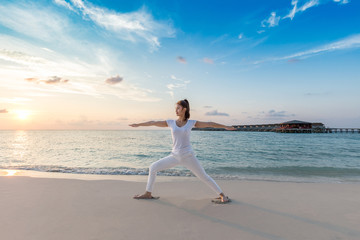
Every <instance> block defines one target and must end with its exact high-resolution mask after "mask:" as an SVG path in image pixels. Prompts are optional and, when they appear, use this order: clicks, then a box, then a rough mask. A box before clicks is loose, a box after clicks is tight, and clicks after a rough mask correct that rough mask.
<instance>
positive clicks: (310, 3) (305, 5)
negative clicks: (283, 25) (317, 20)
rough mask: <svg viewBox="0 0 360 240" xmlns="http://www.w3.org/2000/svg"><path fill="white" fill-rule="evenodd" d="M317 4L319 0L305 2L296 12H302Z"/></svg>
mask: <svg viewBox="0 0 360 240" xmlns="http://www.w3.org/2000/svg"><path fill="white" fill-rule="evenodd" d="M319 4H320V2H319V0H310V1H308V2H306V3H304V5H302V6H301V7H299V10H298V11H301V12H304V11H305V10H307V9H308V8H311V7H315V6H317V5H319Z"/></svg>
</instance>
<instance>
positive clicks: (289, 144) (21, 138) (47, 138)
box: [0, 130, 360, 182]
mask: <svg viewBox="0 0 360 240" xmlns="http://www.w3.org/2000/svg"><path fill="white" fill-rule="evenodd" d="M191 142H192V146H193V149H194V151H195V153H196V155H197V157H198V159H199V160H200V162H201V164H202V166H203V167H204V168H205V170H206V172H207V173H208V174H209V175H210V176H212V177H213V178H214V179H240V180H265V181H291V182H360V134H358V133H332V134H326V133H325V134H284V133H272V132H240V131H193V132H192V133H191ZM171 147H172V140H171V134H170V130H108V131H95V130H92V131H74V130H69V131H0V168H1V169H12V170H33V171H40V172H62V173H69V174H71V173H76V174H97V175H147V174H148V167H149V165H150V164H151V163H152V162H154V161H156V160H158V159H161V158H163V157H166V156H167V155H168V154H170V152H171ZM158 175H163V176H184V177H191V176H193V175H192V173H191V172H190V171H188V170H187V169H185V168H183V167H176V168H173V169H169V170H165V171H162V172H159V174H158Z"/></svg>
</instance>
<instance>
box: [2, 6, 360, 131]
mask: <svg viewBox="0 0 360 240" xmlns="http://www.w3.org/2000/svg"><path fill="white" fill-rule="evenodd" d="M359 10H360V1H345V0H344V1H338V0H324V1H313V0H298V1H291V0H282V1H266V0H260V1H228V2H227V3H226V4H222V5H218V4H215V2H212V1H210V2H209V3H208V5H207V6H206V7H204V3H203V2H198V1H183V0H181V1H178V0H174V1H165V0H161V1H143V0H139V1H123V0H121V1H108V2H106V1H101V0H100V1H92V0H89V1H84V0H77V1H70V0H54V1H25V0H18V1H13V0H9V1H2V2H1V4H0V46H1V47H0V129H4V130H5V129H132V128H130V127H129V126H128V125H129V124H131V123H134V122H143V121H149V120H165V119H169V118H176V115H175V114H174V103H175V102H176V101H178V100H180V99H183V98H187V99H188V100H189V102H190V106H191V109H192V112H191V118H192V119H196V120H202V121H214V122H220V123H223V124H227V125H232V124H234V125H239V124H266V123H280V122H284V121H289V120H294V119H298V120H303V121H307V122H322V123H324V124H325V125H326V126H328V127H354V128H358V127H360V115H359V111H356V109H359V108H360V105H359V104H360V95H359V94H358V90H357V89H359V88H360V82H359V81H358V79H359V76H360V68H359V67H358V59H360V31H359V29H360V14H358V13H359ZM35 112H36V115H35V114H33V113H35ZM154 128H156V127H154Z"/></svg>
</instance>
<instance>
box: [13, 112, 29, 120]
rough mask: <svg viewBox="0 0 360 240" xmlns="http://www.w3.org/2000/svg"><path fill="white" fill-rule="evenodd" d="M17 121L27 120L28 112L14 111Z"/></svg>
mask: <svg viewBox="0 0 360 240" xmlns="http://www.w3.org/2000/svg"><path fill="white" fill-rule="evenodd" d="M15 114H16V117H17V119H20V120H27V119H28V118H29V116H30V111H27V110H15Z"/></svg>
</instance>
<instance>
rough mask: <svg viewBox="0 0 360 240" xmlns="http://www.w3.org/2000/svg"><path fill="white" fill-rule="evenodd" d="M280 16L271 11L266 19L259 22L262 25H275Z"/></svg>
mask: <svg viewBox="0 0 360 240" xmlns="http://www.w3.org/2000/svg"><path fill="white" fill-rule="evenodd" d="M279 20H280V17H277V16H276V12H272V13H271V14H270V17H269V18H268V19H265V20H263V21H262V22H261V26H262V27H275V26H277V25H278V24H279Z"/></svg>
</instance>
